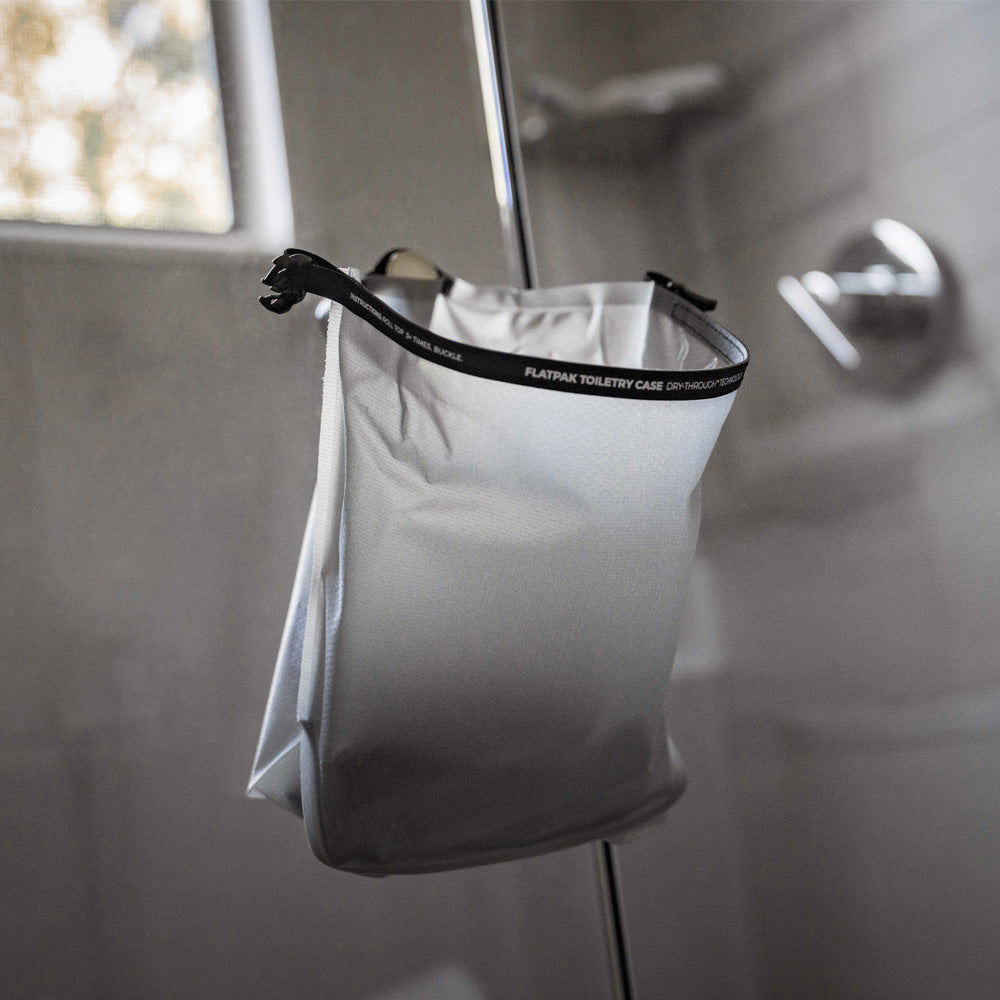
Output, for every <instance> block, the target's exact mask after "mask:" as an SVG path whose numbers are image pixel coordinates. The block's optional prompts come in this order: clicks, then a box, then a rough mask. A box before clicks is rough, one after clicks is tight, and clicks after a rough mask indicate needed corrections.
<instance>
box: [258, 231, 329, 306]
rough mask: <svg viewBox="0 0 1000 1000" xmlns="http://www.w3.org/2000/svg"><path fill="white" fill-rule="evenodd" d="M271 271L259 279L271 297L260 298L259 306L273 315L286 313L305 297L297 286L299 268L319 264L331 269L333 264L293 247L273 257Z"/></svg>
mask: <svg viewBox="0 0 1000 1000" xmlns="http://www.w3.org/2000/svg"><path fill="white" fill-rule="evenodd" d="M271 263H272V265H273V266H272V267H271V270H270V271H268V272H267V274H266V275H264V277H263V278H262V279H261V283H262V284H264V285H267V286H268V287H269V288H270V289H271V291H272V292H274V293H275V294H273V295H262V296H260V300H259V301H260V304H261V305H262V306H263V307H264V308H265V309H267V310H269V311H270V312H273V313H286V312H288V310H289V309H291V308H292V306H294V305H297V304H298V303H299V302H301V301H302V300H303V299H304V298H305V297H306V290H305V289H304V288H303V287H302V286H301V285H300V284H299V281H300V279H301V268H302V266H303V265H306V264H319V265H320V266H321V267H329V268H332V267H333V264H331V263H330V262H329V261H326V260H324V259H323V258H322V257H319V256H317V255H316V254H314V253H309V252H308V251H306V250H296V249H295V248H294V247H293V248H290V249H288V250H286V251H285V252H284V253H283V254H281V255H280V256H278V257H275V258H274V260H273V261H272V262H271Z"/></svg>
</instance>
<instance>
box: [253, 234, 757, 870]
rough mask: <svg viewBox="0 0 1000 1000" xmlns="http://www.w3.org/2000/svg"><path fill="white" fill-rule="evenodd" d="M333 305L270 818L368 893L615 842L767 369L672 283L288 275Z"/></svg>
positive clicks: (279, 700) (652, 776)
mask: <svg viewBox="0 0 1000 1000" xmlns="http://www.w3.org/2000/svg"><path fill="white" fill-rule="evenodd" d="M265 282H267V283H268V284H270V285H271V287H272V288H273V289H274V290H275V292H276V294H275V295H272V296H270V297H268V298H266V299H265V300H262V301H264V302H265V304H267V305H269V306H270V307H271V308H273V309H274V310H275V311H284V309H285V308H288V307H289V306H290V305H291V304H292V303H294V302H295V301H298V300H299V299H301V298H302V297H303V295H304V293H305V291H311V292H316V293H318V294H320V295H323V296H325V297H327V298H330V299H331V300H332V307H331V311H330V320H329V329H328V335H327V361H326V375H325V380H324V392H323V414H322V423H321V441H320V451H319V467H318V476H317V483H316V489H315V495H314V499H313V506H312V510H311V513H310V516H309V521H308V525H307V529H306V533H305V539H304V542H303V546H302V553H301V558H300V563H299V569H298V573H297V576H296V581H295V586H294V592H293V595H292V601H291V607H290V609H289V615H288V620H287V624H286V628H285V634H284V637H283V640H282V644H281V649H280V652H279V656H278V663H277V667H276V670H275V674H274V679H273V684H272V689H271V694H270V698H269V700H268V704H267V709H266V713H265V717H264V723H263V727H262V732H261V736H260V744H259V747H258V751H257V755H256V759H255V761H254V765H253V774H252V779H251V783H250V788H249V794H251V795H253V796H264V797H267V798H270V799H273V800H275V801H277V802H279V803H281V804H282V805H284V806H285V807H286V808H288V809H291V810H292V811H294V812H297V813H301V815H302V816H303V818H304V820H305V827H306V830H307V832H308V837H309V842H310V844H311V846H312V849H313V851H314V852H315V854H316V856H317V857H318V858H319V859H320V860H322V861H323V862H325V863H326V864H328V865H331V866H333V867H336V868H341V869H346V870H349V871H353V872H359V873H364V874H369V875H386V874H392V873H405V872H427V871H436V870H443V869H450V868H458V867H464V866H469V865H477V864H486V863H490V862H495V861H502V860H505V859H512V858H520V857H525V856H528V855H532V854H539V853H542V852H545V851H550V850H554V849H557V848H562V847H566V846H569V845H572V844H578V843H582V842H585V841H589V840H594V839H599V838H611V837H616V836H618V835H621V834H623V833H624V832H626V831H628V830H629V829H631V828H633V827H635V826H637V825H639V824H643V823H645V822H648V821H649V820H650V819H652V818H653V817H655V816H656V815H657V814H659V813H661V812H662V811H663V810H664V809H666V808H667V807H668V806H669V805H670V804H671V803H673V802H674V801H675V800H676V799H677V797H678V796H679V795H680V793H681V791H682V790H683V786H684V773H683V770H682V767H681V764H680V761H679V759H678V756H677V753H676V751H675V750H674V747H673V745H672V743H671V741H670V740H669V738H668V735H667V732H666V729H665V725H664V707H665V704H664V703H665V695H666V687H667V682H668V679H669V676H670V671H671V667H672V663H673V657H674V651H675V646H676V641H677V630H678V623H679V619H680V616H681V611H682V608H683V605H684V601H685V596H686V590H687V580H688V575H689V572H690V568H691V564H692V559H693V555H694V547H695V540H696V536H697V531H698V520H699V497H700V492H699V482H700V479H701V475H702V471H703V469H704V467H705V463H706V462H707V460H708V457H709V454H710V453H711V451H712V448H713V446H714V444H715V442H716V439H717V437H718V434H719V431H720V429H721V427H722V424H723V421H724V420H725V418H726V415H727V414H728V412H729V409H730V407H731V405H732V402H733V398H734V392H735V390H736V389H737V387H738V386H739V384H740V380H741V379H742V376H743V371H744V369H745V367H746V359H747V356H746V350H745V348H744V347H743V345H742V344H741V343H740V342H739V341H738V340H737V339H736V338H735V337H733V336H732V335H731V334H730V333H728V332H727V331H726V330H724V329H723V328H722V327H721V326H719V325H718V324H717V323H714V322H712V321H711V320H709V319H708V318H707V317H706V316H705V314H704V312H703V311H702V310H701V309H699V308H697V306H696V305H695V303H696V302H697V303H699V304H702V305H704V304H707V303H705V302H704V301H703V300H701V299H700V297H697V296H694V295H692V294H691V293H689V292H687V291H686V290H685V289H683V287H682V286H677V285H675V284H674V283H673V282H671V281H669V279H665V278H662V277H661V276H659V275H655V276H652V277H651V278H650V280H646V281H637V282H616V283H608V284H584V285H576V286H571V287H563V288H549V289H540V290H530V291H517V290H515V289H512V288H507V287H476V286H473V285H471V284H469V283H467V282H464V281H462V280H460V279H450V278H447V279H445V278H443V277H440V278H437V279H429V280H415V279H408V278H396V277H392V276H387V275H384V274H383V275H378V274H372V275H369V276H367V277H366V278H362V276H361V274H360V272H356V271H343V270H340V269H337V268H334V267H333V266H332V265H330V264H327V263H326V262H325V261H322V260H321V259H320V258H317V257H315V256H313V255H310V254H305V253H303V252H301V251H288V252H287V253H286V254H285V255H283V256H282V257H279V258H278V259H277V260H276V262H275V268H274V269H273V270H272V271H271V273H270V274H269V275H268V276H267V278H265Z"/></svg>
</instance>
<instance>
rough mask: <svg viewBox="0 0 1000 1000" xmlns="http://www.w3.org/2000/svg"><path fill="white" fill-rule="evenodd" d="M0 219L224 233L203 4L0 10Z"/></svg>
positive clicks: (228, 195)
mask: <svg viewBox="0 0 1000 1000" xmlns="http://www.w3.org/2000/svg"><path fill="white" fill-rule="evenodd" d="M0 219H3V220H15V221H23V222H42V223H61V224H63V225H71V226H100V227H113V228H119V229H139V230H167V231H173V232H185V233H225V232H228V231H229V230H230V229H231V228H232V227H233V223H234V210H233V198H232V192H231V186H230V175H229V162H228V156H227V152H226V141H225V132H224V129H223V118H222V101H221V97H220V91H219V81H218V73H217V71H216V63H215V46H214V39H213V35H212V20H211V16H210V13H209V7H208V0H0Z"/></svg>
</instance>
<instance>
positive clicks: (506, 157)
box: [469, 0, 635, 1000]
mask: <svg viewBox="0 0 1000 1000" xmlns="http://www.w3.org/2000/svg"><path fill="white" fill-rule="evenodd" d="M469 7H470V10H471V13H472V26H473V32H474V35H475V41H476V61H477V63H478V65H479V83H480V87H481V89H482V94H483V107H484V110H485V112H486V132H487V136H488V138H489V144H490V162H491V165H492V167H493V186H494V190H495V192H496V199H497V207H498V209H499V211H500V225H501V228H502V230H503V241H504V253H505V255H506V259H507V271H508V275H509V279H510V281H511V282H513V284H514V285H516V286H518V287H521V288H533V287H534V286H535V285H536V283H537V272H536V270H535V259H534V250H533V247H532V245H531V228H530V226H529V224H528V206H527V201H526V199H525V193H524V173H523V170H522V168H521V160H520V149H519V147H518V143H517V132H516V125H515V120H514V115H513V111H514V107H513V97H512V94H511V90H510V87H509V79H510V75H509V70H508V67H507V63H506V47H505V45H504V39H503V26H502V24H501V20H500V10H499V6H498V2H497V0H469ZM594 864H595V869H596V874H597V882H598V891H599V903H600V908H601V917H602V922H603V929H604V936H605V942H606V945H607V952H608V961H609V974H610V980H611V988H612V1000H635V991H634V990H633V987H632V975H631V966H630V962H629V956H628V938H627V936H626V933H625V918H624V912H623V908H622V897H621V888H620V886H619V881H618V866H617V863H616V858H615V850H614V846H613V845H612V844H609V843H608V842H607V841H601V842H599V843H596V844H594Z"/></svg>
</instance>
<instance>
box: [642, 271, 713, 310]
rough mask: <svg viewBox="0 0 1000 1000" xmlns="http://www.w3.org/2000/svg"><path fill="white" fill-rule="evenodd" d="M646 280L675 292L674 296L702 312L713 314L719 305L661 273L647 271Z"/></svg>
mask: <svg viewBox="0 0 1000 1000" xmlns="http://www.w3.org/2000/svg"><path fill="white" fill-rule="evenodd" d="M646 280H647V281H655V282H656V284H658V285H659V286H660V287H661V288H665V289H666V290H667V291H668V292H673V293H674V295H679V296H680V297H681V298H682V299H686V300H687V301H688V302H690V303H691V305H693V306H694V307H695V308H697V309H700V310H701V311H702V312H711V311H712V310H713V309H714V308H715V307H716V306H717V305H718V304H719V303H718V302H716V300H715V299H710V298H708V296H706V295H699V294H698V293H697V292H693V291H691V289H690V288H688V287H687V286H686V285H682V284H681V283H680V282H679V281H674V279H673V278H668V277H667V276H666V275H665V274H660V272H659V271H647V272H646Z"/></svg>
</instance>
